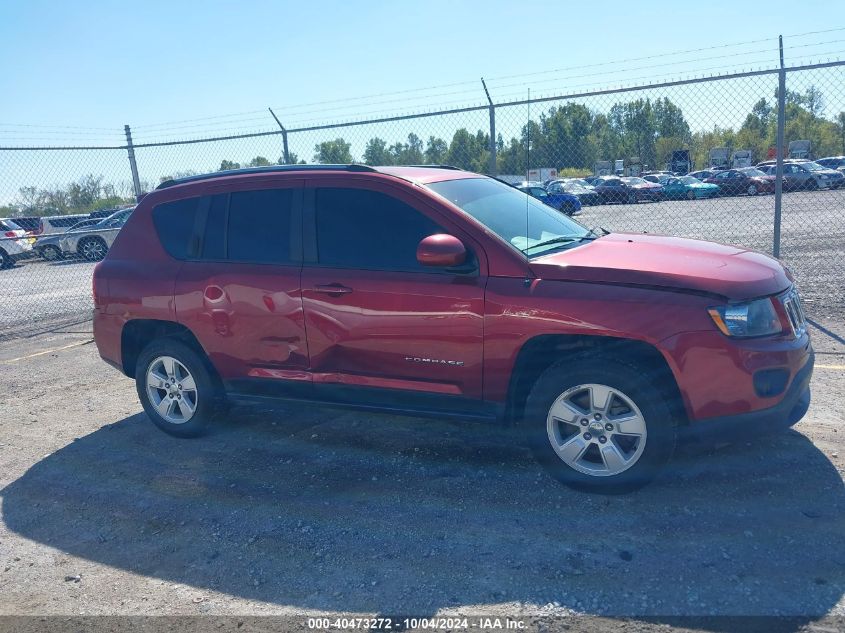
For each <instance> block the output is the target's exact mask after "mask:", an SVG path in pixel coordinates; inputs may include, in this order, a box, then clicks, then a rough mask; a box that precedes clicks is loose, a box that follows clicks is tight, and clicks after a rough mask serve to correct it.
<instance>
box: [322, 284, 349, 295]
mask: <svg viewBox="0 0 845 633" xmlns="http://www.w3.org/2000/svg"><path fill="white" fill-rule="evenodd" d="M314 292H322V293H323V294H327V295H330V296H332V297H339V296H341V295H348V294H349V293H350V292H352V288H349V287H347V286H344V285H343V284H321V285H317V286H314Z"/></svg>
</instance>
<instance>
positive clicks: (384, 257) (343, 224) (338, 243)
mask: <svg viewBox="0 0 845 633" xmlns="http://www.w3.org/2000/svg"><path fill="white" fill-rule="evenodd" d="M538 204H539V203H538ZM315 213H316V225H317V261H318V263H319V264H320V265H321V266H332V267H338V268H352V269H364V270H396V271H410V272H432V270H431V269H430V268H426V267H424V266H422V265H421V264H420V263H419V262H418V261H417V246H418V245H419V243H420V241H421V240H422V239H423V238H425V237H428V236H429V235H435V234H437V233H443V232H444V230H443V229H442V228H441V227H439V226H438V225H437V224H436V223H435V222H434V221H433V220H431V219H429V218H428V217H427V216H425V215H424V214H422V213H420V212H419V211H417V210H416V209H414V208H413V207H411V206H409V205H407V204H405V203H404V202H402V201H400V200H397V199H396V198H393V197H391V196H388V195H386V194H383V193H380V192H378V191H370V190H367V189H341V188H337V189H335V188H324V189H317V191H316V192H315Z"/></svg>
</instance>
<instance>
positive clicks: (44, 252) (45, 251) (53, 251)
mask: <svg viewBox="0 0 845 633" xmlns="http://www.w3.org/2000/svg"><path fill="white" fill-rule="evenodd" d="M38 252H39V253H40V254H41V258H42V259H45V260H47V261H48V262H54V261H56V260H58V259H61V258H62V251H60V250H59V249H58V248H56V247H55V246H53V245H51V244H48V245H47V246H45V247H44V248H42V249H39V251H38Z"/></svg>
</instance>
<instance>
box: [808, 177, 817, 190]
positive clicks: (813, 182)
mask: <svg viewBox="0 0 845 633" xmlns="http://www.w3.org/2000/svg"><path fill="white" fill-rule="evenodd" d="M818 188H819V183H817V182H816V179H815V178H810V179H809V180H808V181H807V190H808V191H815V190H816V189H818Z"/></svg>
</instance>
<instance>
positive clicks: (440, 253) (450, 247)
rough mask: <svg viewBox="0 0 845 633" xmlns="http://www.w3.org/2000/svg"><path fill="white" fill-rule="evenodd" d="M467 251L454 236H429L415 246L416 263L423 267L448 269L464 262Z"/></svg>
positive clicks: (441, 234)
mask: <svg viewBox="0 0 845 633" xmlns="http://www.w3.org/2000/svg"><path fill="white" fill-rule="evenodd" d="M466 258H467V250H466V247H464V244H463V242H461V240H459V239H458V238H457V237H455V236H454V235H446V234H444V233H438V234H437V235H429V236H428V237H426V238H423V240H422V241H421V242H420V243H419V245H418V246H417V261H418V262H419V263H420V264H422V265H423V266H439V267H442V268H449V267H452V266H460V265H461V264H463V263H464V262H465V261H466Z"/></svg>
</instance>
